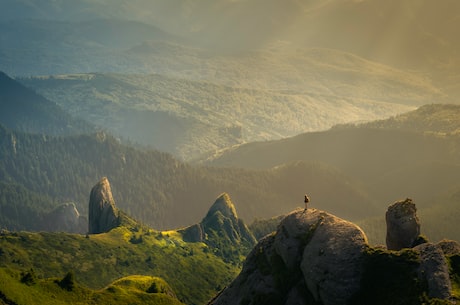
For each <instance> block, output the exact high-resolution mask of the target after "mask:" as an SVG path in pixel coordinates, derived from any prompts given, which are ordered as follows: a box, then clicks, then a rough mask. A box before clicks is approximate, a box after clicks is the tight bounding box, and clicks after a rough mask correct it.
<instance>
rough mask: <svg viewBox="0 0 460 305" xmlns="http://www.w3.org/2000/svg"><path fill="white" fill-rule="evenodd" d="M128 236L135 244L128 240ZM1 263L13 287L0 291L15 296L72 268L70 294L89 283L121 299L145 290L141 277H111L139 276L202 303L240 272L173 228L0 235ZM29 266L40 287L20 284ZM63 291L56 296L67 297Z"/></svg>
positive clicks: (30, 291) (188, 300) (29, 292)
mask: <svg viewBox="0 0 460 305" xmlns="http://www.w3.org/2000/svg"><path fill="white" fill-rule="evenodd" d="M133 236H136V240H140V242H136V243H133V242H132V240H133V238H132V237H133ZM140 237H141V238H140ZM0 267H3V268H6V270H10V271H11V272H12V274H13V275H12V276H14V277H16V278H18V280H17V282H18V283H17V285H16V284H14V286H11V287H4V286H1V287H2V291H3V292H4V293H6V292H8V293H9V292H10V289H12V290H13V291H15V292H18V294H19V295H31V296H33V295H35V293H36V289H38V288H37V287H42V286H43V285H44V287H54V286H53V285H51V286H50V285H48V284H46V283H47V282H46V281H45V280H44V279H48V278H59V279H62V278H63V277H64V275H65V274H66V273H67V272H69V271H71V272H73V274H74V275H75V281H76V283H79V284H78V285H77V286H76V290H75V292H72V293H78V292H79V291H80V290H81V289H83V288H82V287H88V289H95V290H98V289H102V290H101V296H97V298H103V297H104V296H105V295H106V294H108V295H109V296H111V295H112V294H113V292H114V291H115V292H117V291H118V292H120V294H118V293H115V294H116V295H117V297H118V295H119V297H123V296H124V295H126V294H127V295H131V294H132V293H133V291H137V292H139V291H146V290H148V288H149V287H147V288H146V285H147V284H145V281H144V280H145V279H144V280H141V279H142V278H141V277H137V278H136V277H131V278H125V280H123V281H120V280H118V281H116V280H117V279H120V278H124V277H126V276H130V275H139V276H154V277H157V278H162V279H164V280H165V282H161V283H160V284H159V285H157V287H156V289H157V290H158V289H159V290H160V291H161V290H164V291H170V292H174V293H175V294H176V295H177V297H178V298H179V299H180V300H182V301H183V302H185V303H187V304H203V303H205V302H206V301H208V300H209V299H210V298H211V297H212V296H213V295H214V294H216V293H217V292H218V291H219V290H220V289H221V288H223V287H225V286H226V285H228V284H229V283H230V282H231V280H232V279H233V278H234V277H235V276H236V275H237V273H238V272H239V268H238V267H237V266H236V265H232V264H226V263H225V262H224V261H223V260H222V259H221V258H219V257H217V256H215V255H214V254H213V253H212V251H211V250H210V249H209V248H208V247H207V246H206V245H205V244H203V243H186V242H184V241H183V240H182V238H181V235H180V234H178V233H177V232H176V231H169V232H165V233H162V232H158V231H153V230H149V229H140V228H132V229H128V228H126V227H119V228H116V229H114V230H112V231H110V232H109V233H105V234H98V235H90V236H89V237H88V238H86V237H85V236H81V235H75V234H65V233H44V232H41V233H29V232H21V233H8V234H3V235H2V236H0ZM31 268H33V270H34V273H35V275H36V277H37V278H38V279H39V280H38V281H39V285H31V286H28V285H26V284H21V283H20V279H19V277H20V276H19V275H18V274H20V273H21V272H23V273H24V272H28V271H30V269H31ZM4 273H5V272H4ZM114 281H115V282H114ZM143 281H144V284H142V283H143ZM166 282H167V283H168V284H169V285H168V284H165V283H166ZM45 284H46V285H45ZM11 285H13V284H11ZM55 286H57V287H59V286H58V285H55ZM107 287H108V288H107ZM19 288H20V289H19ZM128 288H129V289H128ZM24 289H26V291H24ZM40 289H44V288H40ZM47 289H48V288H47ZM50 289H51V288H50ZM56 289H57V288H56ZM104 289H105V290H104ZM152 289H153V288H152ZM153 290H155V289H153ZM128 292H129V293H128ZM50 293H54V292H50ZM60 293H61V292H60ZM62 293H64V292H62ZM62 293H61V294H59V295H56V297H57V298H60V297H61V296H63V297H66V295H65V294H64V295H63V294H62ZM110 293H112V294H110ZM85 294H86V292H85ZM137 295H139V297H142V299H143V298H147V297H146V296H144V294H137ZM18 298H19V297H18ZM14 299H15V298H14ZM18 300H22V299H20V298H19V299H18ZM21 302H22V301H21ZM21 302H17V303H19V304H22V303H21ZM24 304H27V300H24Z"/></svg>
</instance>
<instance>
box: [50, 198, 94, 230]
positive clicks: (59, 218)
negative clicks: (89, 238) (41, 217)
mask: <svg viewBox="0 0 460 305" xmlns="http://www.w3.org/2000/svg"><path fill="white" fill-rule="evenodd" d="M45 222H46V224H45V229H46V230H47V231H50V232H67V233H79V234H84V233H86V232H87V231H86V230H87V228H88V223H87V221H86V219H85V218H84V217H83V216H81V215H80V213H79V212H78V210H77V207H76V206H75V203H73V202H68V203H63V204H61V205H59V206H58V207H57V208H55V209H54V210H53V211H51V212H50V213H49V214H47V215H46V216H45Z"/></svg>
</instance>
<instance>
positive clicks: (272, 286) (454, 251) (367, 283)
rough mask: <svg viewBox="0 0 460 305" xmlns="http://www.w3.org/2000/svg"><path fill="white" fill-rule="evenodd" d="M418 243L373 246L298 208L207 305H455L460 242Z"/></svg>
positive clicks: (349, 226) (339, 223) (329, 218)
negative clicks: (435, 303)
mask: <svg viewBox="0 0 460 305" xmlns="http://www.w3.org/2000/svg"><path fill="white" fill-rule="evenodd" d="M412 204H413V202H412V201H411V200H405V201H402V202H399V203H397V204H395V205H393V206H390V208H389V210H393V209H396V210H397V211H403V210H404V209H403V208H404V207H405V208H407V209H406V210H404V211H406V212H412V211H415V210H414V208H415V207H413V206H412ZM391 213H392V212H390V214H391ZM388 214H389V213H387V215H388ZM398 215H401V214H398ZM404 215H406V214H404ZM411 215H412V217H414V218H415V219H418V218H416V214H415V213H413V214H411ZM398 219H403V220H405V219H406V218H405V217H400V218H398ZM403 223H406V222H405V221H403ZM397 224H398V223H397V222H396V225H397ZM402 228H403V230H404V229H407V230H409V231H410V232H412V230H413V227H412V226H408V227H404V226H402ZM418 232H419V231H418ZM402 233H404V232H402ZM415 241H418V242H419V243H420V244H417V242H415ZM412 244H414V248H412V247H405V248H404V249H401V250H399V251H394V250H389V249H385V248H383V247H380V246H379V247H375V248H374V247H371V246H370V245H369V244H368V241H367V237H366V235H365V233H364V232H363V231H362V230H361V229H360V228H359V227H358V226H357V225H355V224H353V223H351V222H348V221H346V220H343V219H340V218H338V217H336V216H334V215H332V214H329V213H327V212H324V211H321V210H317V209H308V210H307V209H297V210H294V211H293V212H291V213H290V214H288V215H286V216H285V217H284V219H283V220H282V221H281V222H280V224H279V225H278V227H277V230H276V231H275V232H273V233H272V234H269V235H267V236H265V237H264V238H262V239H261V240H260V241H259V242H258V244H257V245H256V246H255V247H254V248H253V250H252V251H251V253H250V254H249V255H248V256H247V258H246V261H245V262H244V264H243V269H242V271H241V273H240V274H239V275H238V277H237V278H236V279H235V280H234V281H233V282H232V283H231V284H230V285H229V286H228V287H226V288H225V289H223V290H222V291H221V292H220V294H218V295H217V296H216V297H215V298H214V299H213V300H211V301H210V302H209V304H212V305H227V304H228V305H230V304H245V305H259V304H261V305H262V304H264V305H266V304H277V305H278V304H280V305H288V304H289V305H293V304H307V305H318V304H321V305H340V304H356V305H358V304H359V305H362V304H425V303H426V301H427V300H428V299H429V298H436V299H440V300H443V302H446V303H440V304H450V303H449V302H450V300H451V299H452V292H451V290H452V285H451V281H450V278H451V276H452V274H450V272H452V268H451V269H449V267H448V266H449V264H448V262H449V261H451V262H452V261H453V262H455V261H457V260H459V261H460V245H459V244H458V243H457V242H454V241H443V242H440V243H438V244H432V243H428V242H426V240H423V239H421V238H420V236H418V235H417V236H416V237H415V238H414V240H413V241H412ZM415 245H416V246H415Z"/></svg>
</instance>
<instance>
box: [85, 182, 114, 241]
mask: <svg viewBox="0 0 460 305" xmlns="http://www.w3.org/2000/svg"><path fill="white" fill-rule="evenodd" d="M88 218H89V219H88V233H89V234H98V233H105V232H108V231H110V230H111V229H113V228H116V227H117V226H118V225H119V217H118V210H117V208H116V206H115V201H114V200H113V196H112V190H111V188H110V183H109V180H108V179H107V177H104V178H102V179H101V180H100V181H99V182H98V183H97V184H96V185H95V186H94V187H93V188H92V189H91V194H90V197H89V215H88Z"/></svg>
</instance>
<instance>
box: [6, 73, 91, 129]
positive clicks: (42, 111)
mask: <svg viewBox="0 0 460 305" xmlns="http://www.w3.org/2000/svg"><path fill="white" fill-rule="evenodd" d="M0 122H1V124H2V125H4V126H5V127H8V128H11V129H16V130H22V131H25V132H30V133H37V134H49V135H70V134H79V133H87V132H91V131H93V130H94V128H92V127H91V125H90V124H89V123H86V122H85V121H84V120H82V119H76V118H73V117H72V116H71V115H69V114H68V113H67V112H66V111H64V110H62V108H61V107H60V106H58V105H57V104H56V103H54V102H52V101H50V100H47V99H46V98H44V97H43V96H41V95H39V94H37V93H35V91H34V90H32V89H29V88H26V87H24V86H23V85H22V84H20V83H19V82H17V81H15V80H13V79H11V78H10V77H9V76H8V75H6V74H5V73H3V72H1V71H0Z"/></svg>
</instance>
